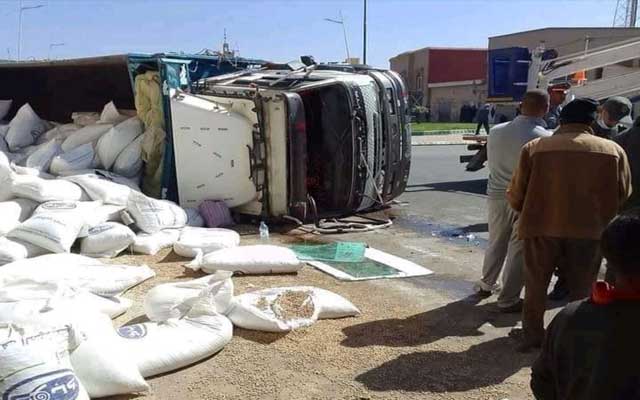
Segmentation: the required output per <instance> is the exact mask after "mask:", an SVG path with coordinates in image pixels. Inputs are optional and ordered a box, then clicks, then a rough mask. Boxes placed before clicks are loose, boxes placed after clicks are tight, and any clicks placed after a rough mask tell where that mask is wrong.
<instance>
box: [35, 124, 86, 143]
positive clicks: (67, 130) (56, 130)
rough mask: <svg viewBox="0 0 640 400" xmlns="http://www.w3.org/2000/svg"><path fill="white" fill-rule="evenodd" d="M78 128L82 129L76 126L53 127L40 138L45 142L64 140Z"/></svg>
mask: <svg viewBox="0 0 640 400" xmlns="http://www.w3.org/2000/svg"><path fill="white" fill-rule="evenodd" d="M80 128H82V126H80V125H76V124H62V125H58V126H54V127H53V128H51V129H49V130H48V131H46V132H45V133H44V135H42V136H41V138H42V139H44V140H45V141H47V142H48V141H49V140H53V139H61V140H64V139H66V138H68V137H69V135H72V134H73V133H74V132H75V131H77V130H79V129H80Z"/></svg>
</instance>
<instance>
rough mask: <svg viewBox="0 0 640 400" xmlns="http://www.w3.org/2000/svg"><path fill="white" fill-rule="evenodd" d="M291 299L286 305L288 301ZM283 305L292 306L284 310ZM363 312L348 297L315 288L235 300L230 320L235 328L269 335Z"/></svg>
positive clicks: (267, 292) (282, 290) (266, 291)
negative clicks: (317, 321) (269, 333)
mask: <svg viewBox="0 0 640 400" xmlns="http://www.w3.org/2000/svg"><path fill="white" fill-rule="evenodd" d="M283 296H285V297H287V296H289V298H288V299H287V300H286V301H285V300H284V298H285V297H283ZM282 303H286V304H289V305H288V306H286V308H284V309H283V306H282ZM359 314H360V310H358V308H357V307H356V306H354V305H353V304H352V303H351V302H350V301H349V300H347V299H345V298H344V297H342V296H340V295H338V294H336V293H333V292H330V291H328V290H324V289H320V288H315V287H311V286H294V287H281V288H272V289H264V290H258V291H255V292H250V293H245V294H243V295H240V296H236V297H234V298H233V300H232V302H231V307H230V309H229V312H228V313H227V316H228V317H229V319H231V321H232V322H233V324H234V325H236V326H238V327H241V328H244V329H252V330H258V331H266V332H286V331H290V330H293V329H299V328H302V327H306V326H310V325H312V324H313V323H314V322H315V321H316V320H318V319H328V318H343V317H350V316H356V315H359Z"/></svg>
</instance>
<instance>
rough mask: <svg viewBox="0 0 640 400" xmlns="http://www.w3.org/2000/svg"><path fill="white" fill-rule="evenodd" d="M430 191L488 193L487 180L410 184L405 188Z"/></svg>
mask: <svg viewBox="0 0 640 400" xmlns="http://www.w3.org/2000/svg"><path fill="white" fill-rule="evenodd" d="M429 191H436V192H456V193H469V194H479V195H485V194H487V180H486V179H475V180H470V181H457V182H436V183H423V184H420V185H408V186H407V189H406V190H405V192H406V193H417V192H429Z"/></svg>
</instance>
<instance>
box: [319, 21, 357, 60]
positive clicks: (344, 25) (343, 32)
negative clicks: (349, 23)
mask: <svg viewBox="0 0 640 400" xmlns="http://www.w3.org/2000/svg"><path fill="white" fill-rule="evenodd" d="M324 20H325V21H328V22H333V23H334V24H340V25H342V34H343V35H344V47H345V48H346V50H347V61H348V60H349V58H351V55H350V54H349V41H348V40H347V28H346V24H345V22H344V17H343V16H342V10H340V19H339V20H338V19H331V18H325V19H324Z"/></svg>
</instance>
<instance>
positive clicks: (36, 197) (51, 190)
mask: <svg viewBox="0 0 640 400" xmlns="http://www.w3.org/2000/svg"><path fill="white" fill-rule="evenodd" d="M11 190H12V193H13V195H14V196H15V197H22V198H25V199H31V200H33V201H36V202H38V203H44V202H47V201H81V200H86V199H87V197H86V195H85V193H84V191H83V190H82V188H80V186H78V185H76V184H75V183H72V182H69V181H66V180H64V179H43V178H40V177H38V176H33V175H21V174H14V175H13V184H12V186H11Z"/></svg>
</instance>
